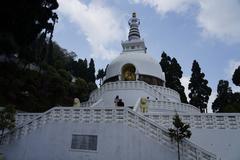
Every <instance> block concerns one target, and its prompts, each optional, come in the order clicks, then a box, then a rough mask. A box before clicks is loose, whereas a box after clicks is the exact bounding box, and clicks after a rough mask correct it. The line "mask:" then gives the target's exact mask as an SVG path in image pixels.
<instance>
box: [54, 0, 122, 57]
mask: <svg viewBox="0 0 240 160" xmlns="http://www.w3.org/2000/svg"><path fill="white" fill-rule="evenodd" d="M58 2H59V12H60V14H61V15H62V16H65V17H66V18H67V19H69V21H70V22H71V23H73V24H75V25H76V26H77V27H78V28H79V30H80V31H81V32H83V33H84V35H85V36H86V40H87V41H88V43H89V45H90V47H91V49H92V55H91V56H92V57H95V58H102V59H108V60H110V59H113V58H114V57H116V56H117V53H118V51H116V50H114V49H113V48H111V45H112V44H114V43H116V42H119V41H120V40H121V39H123V36H124V35H125V30H124V28H123V27H122V26H121V23H122V22H123V18H122V17H121V16H120V15H118V14H117V13H116V12H115V11H114V9H112V8H110V7H108V6H107V5H106V4H103V2H102V1H97V0H96V1H95V0H93V1H91V2H90V3H89V4H84V3H83V2H81V1H79V0H58ZM76 33H77V32H76ZM79 45H80V44H79Z"/></svg>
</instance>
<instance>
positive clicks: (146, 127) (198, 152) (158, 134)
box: [127, 110, 216, 160]
mask: <svg viewBox="0 0 240 160" xmlns="http://www.w3.org/2000/svg"><path fill="white" fill-rule="evenodd" d="M127 113H128V116H127V118H128V125H129V126H131V127H134V128H137V129H139V130H140V131H142V132H143V133H145V134H146V135H148V136H150V137H152V138H154V139H155V140H156V141H157V142H160V143H161V144H163V145H164V146H166V147H169V148H171V149H173V150H175V151H176V150H177V148H176V145H174V144H173V143H172V141H171V139H170V137H169V135H168V131H167V130H166V129H165V128H162V127H161V126H160V125H158V124H157V123H154V122H153V121H151V120H150V119H149V118H147V117H144V116H143V115H141V114H138V113H136V112H134V111H132V110H128V112H127ZM181 146H182V147H183V148H184V151H183V157H184V159H185V160H193V159H196V160H198V159H201V160H216V156H215V155H214V154H212V153H210V152H208V151H206V150H204V149H202V148H201V147H199V146H197V145H195V144H193V143H191V142H190V141H188V140H183V142H182V143H181Z"/></svg>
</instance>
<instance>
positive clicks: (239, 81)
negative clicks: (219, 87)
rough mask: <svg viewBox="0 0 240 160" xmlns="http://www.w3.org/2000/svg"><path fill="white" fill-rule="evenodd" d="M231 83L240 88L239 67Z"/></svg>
mask: <svg viewBox="0 0 240 160" xmlns="http://www.w3.org/2000/svg"><path fill="white" fill-rule="evenodd" d="M232 81H233V83H234V84H235V85H236V86H240V66H238V68H237V69H236V70H235V71H234V73H233V77H232Z"/></svg>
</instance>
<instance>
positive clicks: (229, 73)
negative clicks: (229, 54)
mask: <svg viewBox="0 0 240 160" xmlns="http://www.w3.org/2000/svg"><path fill="white" fill-rule="evenodd" d="M238 66H240V60H233V59H232V60H230V61H229V62H228V67H227V68H226V69H225V74H226V76H227V79H229V80H231V79H232V75H233V73H234V71H235V70H236V69H237V68H238Z"/></svg>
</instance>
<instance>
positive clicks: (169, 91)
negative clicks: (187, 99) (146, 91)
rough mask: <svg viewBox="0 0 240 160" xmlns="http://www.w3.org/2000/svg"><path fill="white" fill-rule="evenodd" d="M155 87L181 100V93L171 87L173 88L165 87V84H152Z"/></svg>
mask: <svg viewBox="0 0 240 160" xmlns="http://www.w3.org/2000/svg"><path fill="white" fill-rule="evenodd" d="M152 87H153V88H155V89H157V90H161V91H162V92H163V93H164V94H166V95H168V96H171V97H174V98H176V99H177V100H179V101H180V95H179V93H178V92H177V91H175V90H173V89H171V88H167V87H163V86H157V85H152Z"/></svg>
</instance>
